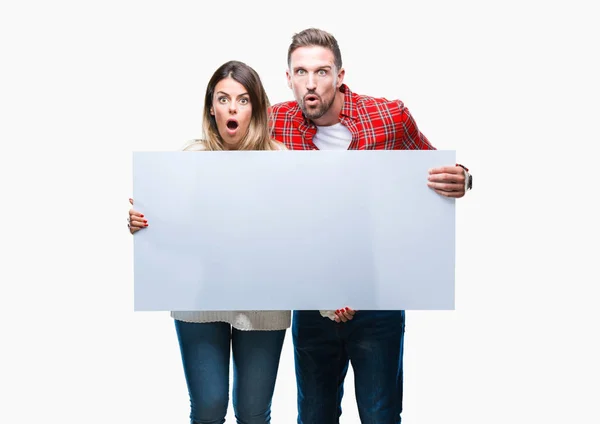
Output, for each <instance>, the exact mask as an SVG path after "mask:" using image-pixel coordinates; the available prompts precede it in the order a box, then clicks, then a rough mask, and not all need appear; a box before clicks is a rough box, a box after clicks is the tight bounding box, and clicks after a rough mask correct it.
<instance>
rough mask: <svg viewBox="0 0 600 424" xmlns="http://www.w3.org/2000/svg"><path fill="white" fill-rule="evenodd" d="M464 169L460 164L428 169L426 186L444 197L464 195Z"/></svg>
mask: <svg viewBox="0 0 600 424" xmlns="http://www.w3.org/2000/svg"><path fill="white" fill-rule="evenodd" d="M465 181H466V178H465V170H464V169H463V168H462V167H460V166H442V167H441V168H433V169H430V170H429V178H428V182H427V186H429V187H430V188H432V189H433V190H435V192H436V193H437V194H441V195H442V196H446V197H463V196H464V195H465V188H466V187H465Z"/></svg>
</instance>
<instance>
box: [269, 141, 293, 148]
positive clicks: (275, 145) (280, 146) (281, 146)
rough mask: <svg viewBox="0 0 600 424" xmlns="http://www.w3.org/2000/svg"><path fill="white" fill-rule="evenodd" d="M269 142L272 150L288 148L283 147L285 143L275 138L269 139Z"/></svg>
mask: <svg viewBox="0 0 600 424" xmlns="http://www.w3.org/2000/svg"><path fill="white" fill-rule="evenodd" d="M271 143H272V144H273V148H274V150H289V149H288V148H287V147H285V144H283V143H281V142H279V141H277V140H273V139H271Z"/></svg>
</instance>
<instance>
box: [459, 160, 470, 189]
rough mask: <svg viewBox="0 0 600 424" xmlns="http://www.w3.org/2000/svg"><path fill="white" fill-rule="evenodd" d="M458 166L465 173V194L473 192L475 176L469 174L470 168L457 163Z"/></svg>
mask: <svg viewBox="0 0 600 424" xmlns="http://www.w3.org/2000/svg"><path fill="white" fill-rule="evenodd" d="M456 166H460V167H461V168H462V169H464V171H465V192H466V191H467V190H471V189H472V188H473V176H472V175H471V174H469V168H467V167H466V166H464V165H461V164H460V163H457V164H456Z"/></svg>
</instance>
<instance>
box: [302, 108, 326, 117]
mask: <svg viewBox="0 0 600 424" xmlns="http://www.w3.org/2000/svg"><path fill="white" fill-rule="evenodd" d="M325 112H326V111H324V110H322V109H320V108H315V109H308V108H306V106H305V107H303V108H302V113H304V116H306V117H307V118H308V119H312V120H315V119H319V118H320V117H322V116H323V115H325Z"/></svg>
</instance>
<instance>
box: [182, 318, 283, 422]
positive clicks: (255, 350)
mask: <svg viewBox="0 0 600 424" xmlns="http://www.w3.org/2000/svg"><path fill="white" fill-rule="evenodd" d="M175 328H176V330H177V336H178V339H179V347H180V350H181V359H182V361H183V370H184V373H185V379H186V381H187V386H188V392H189V395H190V403H191V414H190V419H191V422H192V423H193V424H221V423H223V422H225V416H226V415H227V406H228V404H229V358H230V356H229V352H230V350H231V351H232V352H233V399H232V400H233V402H232V403H233V410H234V412H235V417H236V420H237V422H238V423H239V424H266V423H270V422H271V399H272V398H273V390H274V389H275V379H276V377H277V370H278V367H279V358H280V356H281V349H282V347H283V340H284V337H285V330H276V331H240V330H237V329H235V328H234V329H233V330H232V329H231V326H230V325H229V324H227V323H224V322H211V323H201V324H200V323H190V322H183V321H178V320H175ZM230 342H231V348H230Z"/></svg>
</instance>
